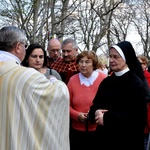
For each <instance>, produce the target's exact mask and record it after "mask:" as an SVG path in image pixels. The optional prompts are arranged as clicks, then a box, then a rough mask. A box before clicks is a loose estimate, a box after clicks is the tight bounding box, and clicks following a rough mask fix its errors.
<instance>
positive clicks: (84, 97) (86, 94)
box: [67, 51, 106, 150]
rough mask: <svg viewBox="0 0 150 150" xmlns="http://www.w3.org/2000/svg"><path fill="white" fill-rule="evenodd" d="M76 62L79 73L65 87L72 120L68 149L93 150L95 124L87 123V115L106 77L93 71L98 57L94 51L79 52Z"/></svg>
mask: <svg viewBox="0 0 150 150" xmlns="http://www.w3.org/2000/svg"><path fill="white" fill-rule="evenodd" d="M76 62H77V64H78V66H79V71H80V72H79V73H78V74H76V75H74V76H72V77H71V78H70V80H69V82H68V85H67V86H68V89H69V93H70V117H71V119H72V124H71V125H72V130H71V133H70V149H71V150H91V149H94V146H95V143H94V142H95V141H96V140H95V130H96V124H91V123H89V122H88V121H87V114H88V111H89V109H90V106H91V105H92V101H93V99H94V97H95V94H96V92H97V89H98V87H99V84H100V83H101V81H102V80H103V79H104V78H105V77H106V75H105V74H103V73H101V72H97V71H95V70H96V69H97V65H98V57H97V55H96V54H95V52H94V51H83V52H81V53H80V54H78V56H77V58H76Z"/></svg>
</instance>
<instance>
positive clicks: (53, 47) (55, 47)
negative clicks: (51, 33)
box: [47, 38, 62, 68]
mask: <svg viewBox="0 0 150 150" xmlns="http://www.w3.org/2000/svg"><path fill="white" fill-rule="evenodd" d="M60 50H61V43H60V41H59V40H58V39H57V38H53V39H50V40H49V42H48V47H47V51H48V53H49V56H47V67H48V68H51V64H52V63H54V62H55V61H58V60H60V59H61V58H62V57H61V55H60Z"/></svg>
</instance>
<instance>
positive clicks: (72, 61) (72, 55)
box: [51, 38, 79, 84]
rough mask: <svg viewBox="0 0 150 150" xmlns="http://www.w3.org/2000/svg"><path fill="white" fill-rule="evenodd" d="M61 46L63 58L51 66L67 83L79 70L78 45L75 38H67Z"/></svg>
mask: <svg viewBox="0 0 150 150" xmlns="http://www.w3.org/2000/svg"><path fill="white" fill-rule="evenodd" d="M61 48H62V56H63V58H62V59H61V60H59V61H56V62H54V63H53V64H52V65H51V67H52V68H53V69H55V70H56V71H57V72H58V73H59V74H60V76H61V78H62V81H64V82H65V83H66V84H67V83H68V81H69V79H70V77H72V76H73V75H74V74H76V73H78V72H79V69H78V64H77V63H76V56H77V54H78V46H77V43H76V41H75V40H74V39H71V38H67V39H65V40H64V41H63V42H62V45H61Z"/></svg>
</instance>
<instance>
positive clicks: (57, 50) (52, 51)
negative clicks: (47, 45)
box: [51, 49, 60, 53]
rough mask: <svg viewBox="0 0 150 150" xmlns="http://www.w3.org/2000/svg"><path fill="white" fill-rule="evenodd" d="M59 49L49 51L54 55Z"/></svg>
mask: <svg viewBox="0 0 150 150" xmlns="http://www.w3.org/2000/svg"><path fill="white" fill-rule="evenodd" d="M59 51H60V49H51V52H53V53H55V52H59Z"/></svg>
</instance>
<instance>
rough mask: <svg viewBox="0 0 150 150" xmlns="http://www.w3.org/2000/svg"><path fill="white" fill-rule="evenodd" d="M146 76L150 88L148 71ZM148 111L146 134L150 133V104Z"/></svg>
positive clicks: (145, 73) (145, 72)
mask: <svg viewBox="0 0 150 150" xmlns="http://www.w3.org/2000/svg"><path fill="white" fill-rule="evenodd" d="M144 76H145V77H146V79H147V82H148V84H149V87H150V73H149V72H148V71H147V70H145V71H144ZM147 109H148V113H147V126H146V128H145V130H144V133H149V132H150V102H149V103H148V105H147Z"/></svg>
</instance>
